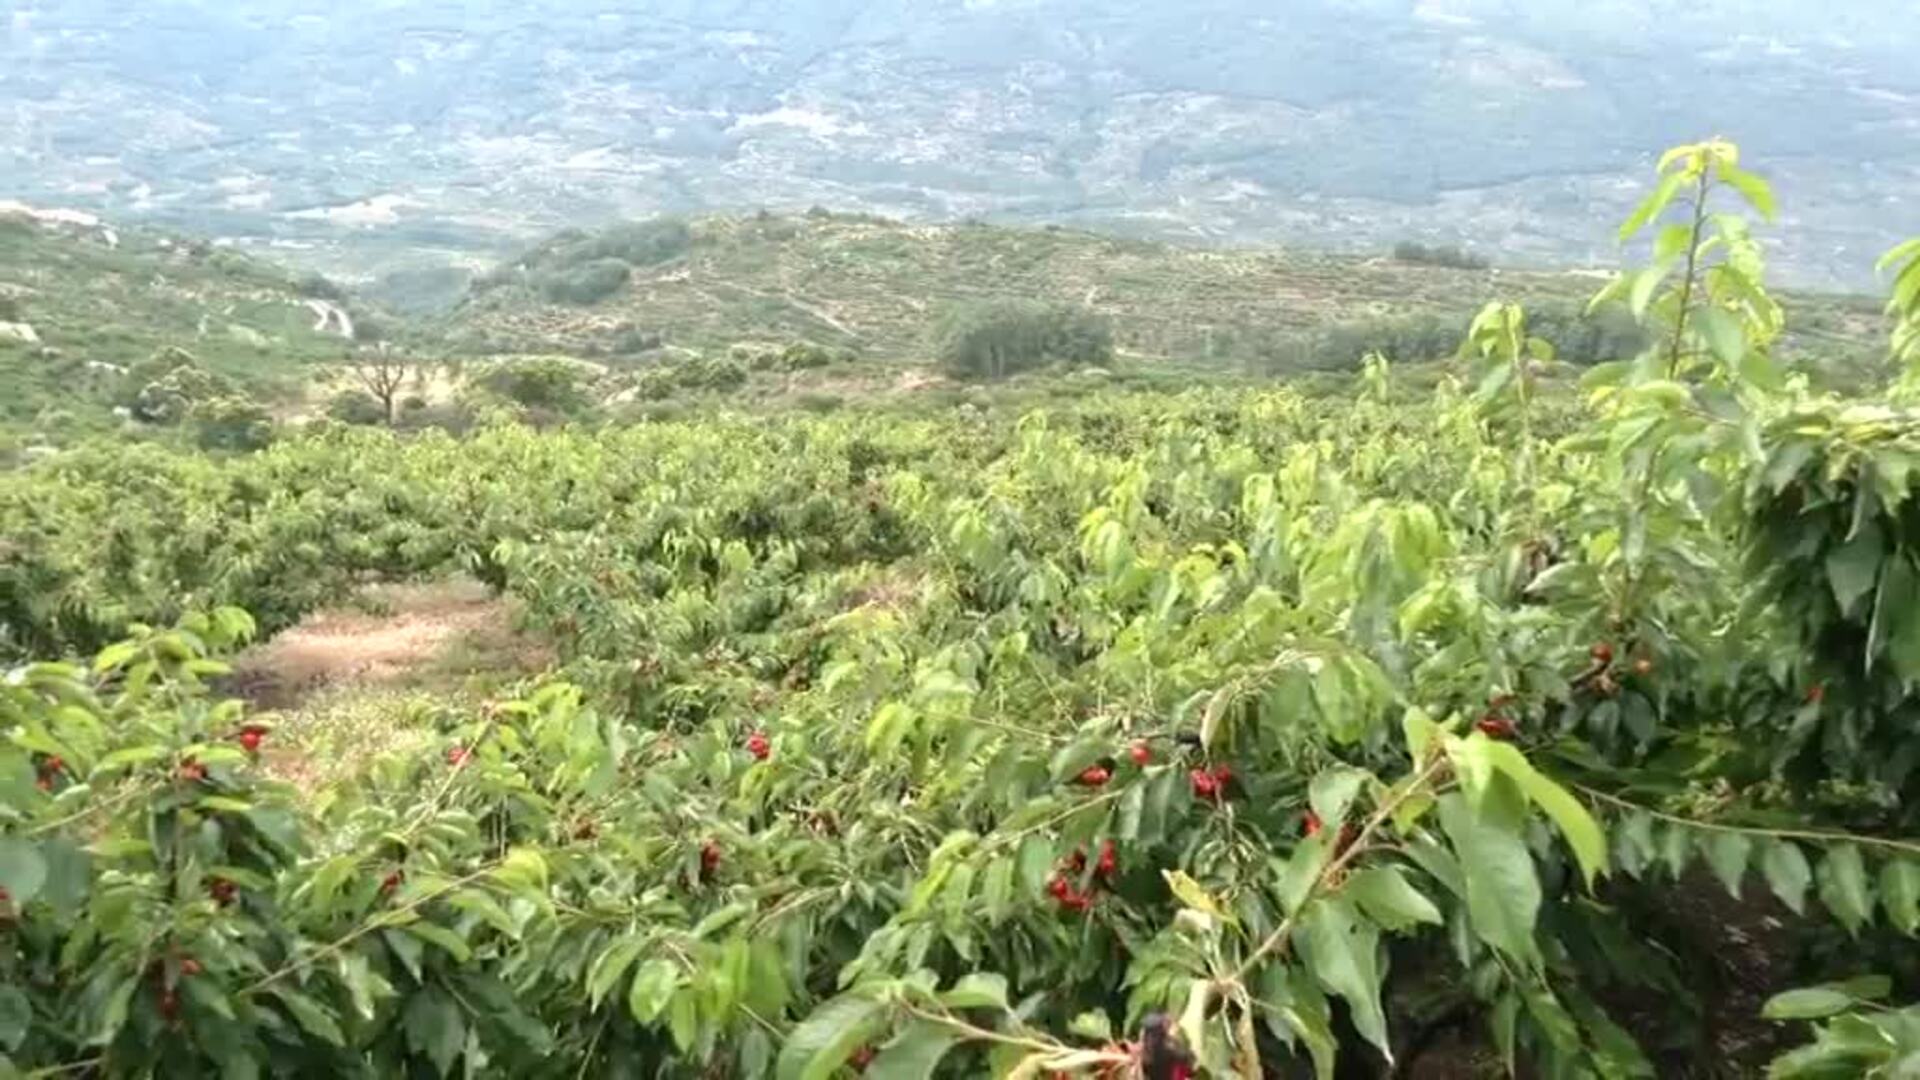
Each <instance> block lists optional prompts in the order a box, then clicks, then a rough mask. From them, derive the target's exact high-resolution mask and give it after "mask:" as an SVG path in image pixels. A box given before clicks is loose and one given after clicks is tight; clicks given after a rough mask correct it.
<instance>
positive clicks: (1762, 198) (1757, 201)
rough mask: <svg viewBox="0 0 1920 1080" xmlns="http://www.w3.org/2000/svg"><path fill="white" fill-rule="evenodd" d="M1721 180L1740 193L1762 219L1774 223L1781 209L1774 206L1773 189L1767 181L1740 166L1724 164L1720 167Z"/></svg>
mask: <svg viewBox="0 0 1920 1080" xmlns="http://www.w3.org/2000/svg"><path fill="white" fill-rule="evenodd" d="M1720 179H1722V180H1725V181H1726V182H1727V184H1728V186H1730V187H1732V188H1733V190H1735V191H1738V192H1739V193H1740V197H1741V198H1743V199H1745V200H1747V205H1748V206H1751V207H1753V208H1754V210H1756V211H1758V212H1759V214H1760V216H1761V217H1762V218H1765V219H1766V220H1768V221H1772V220H1773V219H1774V217H1775V216H1776V215H1778V213H1779V207H1777V206H1776V205H1774V201H1773V188H1772V187H1770V186H1768V184H1767V182H1766V181H1765V180H1762V179H1760V178H1759V177H1758V176H1755V175H1754V174H1752V173H1750V172H1748V171H1746V170H1745V169H1742V168H1740V167H1739V166H1738V165H1728V164H1725V163H1724V162H1723V163H1722V164H1721V165H1720Z"/></svg>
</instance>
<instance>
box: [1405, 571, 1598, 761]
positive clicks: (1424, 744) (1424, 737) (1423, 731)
mask: <svg viewBox="0 0 1920 1080" xmlns="http://www.w3.org/2000/svg"><path fill="white" fill-rule="evenodd" d="M1562 565H1571V564H1565V563H1563V564H1562ZM1554 569H1559V568H1558V567H1555V568H1554ZM1548 572H1549V573H1551V572H1552V571H1548ZM1538 581H1539V579H1538V578H1536V579H1535V583H1536V584H1538ZM1400 730H1401V733H1402V734H1404V735H1405V736H1406V740H1407V755H1408V756H1409V757H1411V758H1412V759H1413V762H1414V764H1416V765H1420V764H1424V763H1425V762H1426V760H1427V750H1428V748H1429V747H1431V746H1432V745H1433V740H1434V737H1435V735H1436V734H1437V733H1438V731H1439V725H1437V724H1435V723H1434V722H1433V718H1432V717H1430V716H1428V715H1427V713H1426V710H1424V709H1420V708H1417V707H1409V708H1408V709H1407V711H1406V713H1405V714H1404V715H1402V716H1401V718H1400Z"/></svg>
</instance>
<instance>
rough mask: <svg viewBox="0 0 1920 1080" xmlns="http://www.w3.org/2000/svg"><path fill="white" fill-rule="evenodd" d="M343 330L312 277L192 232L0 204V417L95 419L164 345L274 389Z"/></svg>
mask: <svg viewBox="0 0 1920 1080" xmlns="http://www.w3.org/2000/svg"><path fill="white" fill-rule="evenodd" d="M353 331H354V326H353V318H352V316H351V315H350V314H348V313H347V311H346V310H345V308H344V306H343V303H342V301H341V300H340V299H339V298H338V296H337V295H336V294H335V293H334V291H333V290H332V289H331V288H330V287H329V286H328V285H327V284H326V283H325V282H324V281H321V280H319V279H317V278H303V277H301V276H300V275H297V274H296V273H294V272H292V271H290V270H287V269H284V268H282V267H279V266H276V265H274V264H271V263H267V262H263V261H261V260H258V259H254V258H250V257H248V256H245V255H241V254H239V253H237V252H233V251H228V250H225V249H222V248H218V247H214V246H212V245H209V244H206V243H204V242H200V241H194V240H185V239H180V238H175V237H169V236H164V235H159V234H153V233H145V232H132V231H124V230H116V229H113V228H109V227H106V226H103V225H99V224H96V223H92V222H88V221H85V220H84V219H82V220H75V219H73V218H72V217H66V218H59V217H50V216H45V215H37V214H35V213H33V212H29V211H24V210H18V209H16V210H12V211H8V212H0V427H7V426H13V427H22V426H26V427H32V426H47V425H56V424H57V425H61V426H71V425H75V424H79V425H87V424H97V423H101V422H104V418H105V417H107V416H109V415H110V410H111V409H112V408H113V407H114V406H116V405H125V404H131V401H132V398H133V396H134V395H136V394H137V393H138V392H139V390H140V388H141V387H140V386H139V385H136V384H135V383H136V378H137V373H133V372H131V371H130V369H133V368H135V367H136V366H137V365H140V364H142V363H143V362H146V361H150V360H152V359H153V358H154V357H155V356H156V354H161V353H163V352H166V351H168V350H182V351H184V353H185V354H187V355H188V356H190V357H191V358H192V360H193V361H194V362H195V363H196V365H197V366H198V367H200V368H201V369H203V370H204V371H206V372H207V373H209V374H212V375H215V376H218V377H220V378H222V379H226V380H229V381H231V383H232V384H233V385H234V386H235V387H236V388H238V389H240V390H243V391H244V392H246V393H248V394H250V395H252V396H254V397H260V398H273V397H278V396H284V395H286V394H288V393H291V392H292V391H293V390H294V389H295V388H296V387H297V386H298V384H299V383H300V382H301V381H302V379H303V377H304V372H303V368H304V366H305V365H307V364H310V363H312V362H315V361H322V360H329V359H335V358H338V357H339V356H340V355H341V354H342V353H343V352H344V351H345V349H346V348H347V347H348V345H349V342H350V338H351V337H352V335H353ZM174 355H176V356H178V355H179V354H177V353H176V354H174Z"/></svg>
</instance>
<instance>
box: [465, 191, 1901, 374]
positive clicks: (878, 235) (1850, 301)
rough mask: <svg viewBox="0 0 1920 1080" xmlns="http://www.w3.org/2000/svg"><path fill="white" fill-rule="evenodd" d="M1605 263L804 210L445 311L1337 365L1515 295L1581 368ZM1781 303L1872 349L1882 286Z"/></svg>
mask: <svg viewBox="0 0 1920 1080" xmlns="http://www.w3.org/2000/svg"><path fill="white" fill-rule="evenodd" d="M1604 277H1605V275H1596V274H1594V273H1592V272H1587V271H1561V272H1545V271H1538V272H1536V271H1516V270H1513V269H1511V268H1500V267H1485V266H1478V267H1473V266H1448V265H1436V264H1434V263H1432V262H1428V261H1419V262H1415V261H1406V260H1402V259H1398V258H1393V257H1388V256H1384V255H1371V256H1361V255H1342V254H1337V253H1334V254H1329V253H1321V252H1312V251H1300V250H1292V249H1267V250H1253V249H1233V250H1219V249H1204V248H1194V247H1191V246H1185V245H1175V244H1167V243H1161V242H1154V241H1146V240H1135V239H1117V238H1114V237H1111V236H1103V235H1099V234H1095V233H1088V232H1080V231H1076V230H1071V229H1062V228H1058V227H1048V228H1039V229H1027V228H1008V227H1001V226H992V225H957V226H956V225H947V226H936V225H923V224H914V223H908V222H902V221H898V220H893V219H887V218H881V217H875V216H871V215H846V214H828V213H824V212H818V211H816V212H813V213H809V214H804V215H792V216H787V215H777V214H756V215H748V216H732V217H726V216H722V217H708V218H701V219H697V220H695V221H693V222H692V223H691V224H690V225H688V224H684V223H681V222H679V221H673V220H655V221H652V222H644V223H629V224H626V225H621V226H616V227H613V228H611V229H608V230H605V231H601V232H596V233H587V232H581V231H578V230H573V231H568V232H564V233H561V234H559V235H557V236H555V237H553V238H551V239H549V240H547V241H546V242H544V243H541V244H539V245H536V246H535V247H533V248H532V249H531V250H529V251H528V252H526V253H524V254H523V255H522V256H521V257H520V258H518V259H516V260H513V261H510V262H509V263H507V264H506V265H503V266H501V267H500V268H498V269H496V270H494V271H492V272H490V273H489V274H487V275H485V276H483V277H481V278H479V279H477V280H476V281H475V282H474V283H473V286H472V288H471V289H470V291H469V292H468V294H467V295H466V297H465V298H464V299H463V301H462V302H461V303H460V304H459V305H458V307H457V308H456V309H455V310H453V311H452V312H451V313H450V315H449V316H448V318H447V319H446V320H445V321H444V323H443V324H442V325H443V328H444V333H445V334H446V340H447V342H448V345H449V351H450V352H451V353H453V354H455V355H484V354H489V353H529V352H535V353H545V352H559V353H569V354H573V355H576V356H590V357H617V356H622V355H626V356H634V357H636V358H644V357H652V356H655V355H657V351H658V350H662V349H664V350H665V351H666V353H667V354H674V353H683V354H684V353H688V352H694V353H707V354H718V353H722V352H725V351H727V350H730V349H731V348H732V347H733V346H736V345H746V346H750V347H762V346H769V345H771V346H774V347H776V348H777V347H780V346H783V345H787V344H791V343H793V342H799V341H805V342H812V343H815V344H818V345H822V346H825V347H828V348H831V349H835V350H844V351H846V352H850V353H854V354H857V355H859V356H861V357H863V358H865V359H866V360H868V361H874V362H878V363H882V364H889V365H899V364H905V365H915V364H922V363H926V362H928V361H929V360H930V359H931V357H930V355H929V354H930V346H931V343H932V339H933V338H934V337H935V334H936V331H937V328H938V327H939V326H940V324H941V322H942V320H943V318H944V317H945V316H946V315H948V314H949V313H952V312H956V311H960V310H964V309H967V308H969V307H978V306H980V305H987V304H994V303H1003V302H1008V301H1021V302H1026V301H1035V302H1040V303H1043V304H1049V305H1053V306H1055V307H1059V308H1067V309H1073V310H1078V311H1086V312H1091V313H1093V314H1095V315H1097V316H1099V317H1101V318H1102V319H1103V320H1105V321H1106V322H1107V323H1109V324H1110V325H1111V327H1112V332H1113V340H1114V344H1115V347H1116V349H1117V352H1118V354H1119V356H1120V358H1121V360H1122V361H1123V362H1124V363H1126V364H1128V365H1129V366H1138V365H1147V366H1165V365H1168V364H1172V365H1182V366H1184V365H1197V366H1199V367H1202V368H1206V369H1208V370H1211V371H1214V372H1219V371H1222V370H1226V371H1237V370H1251V371H1261V372H1276V373H1277V372H1283V371H1297V370H1300V369H1303V368H1314V367H1337V368H1350V367H1352V366H1353V365H1354V364H1356V363H1357V362H1358V361H1359V359H1360V356H1361V354H1362V353H1363V352H1365V351H1368V350H1379V351H1382V352H1385V353H1387V354H1389V355H1392V356H1394V357H1395V358H1396V359H1403V360H1404V359H1416V358H1417V359H1423V360H1424V359H1432V358H1434V357H1439V356H1446V355H1449V354H1451V353H1452V352H1453V350H1454V349H1455V347H1456V346H1457V345H1458V344H1459V341H1460V337H1461V334H1462V332H1463V331H1464V329H1465V326H1466V322H1467V319H1468V318H1469V317H1470V316H1471V315H1472V313H1473V312H1474V311H1475V310H1477V309H1478V308H1479V307H1480V305H1482V304H1484V303H1486V302H1487V301H1488V300H1489V299H1492V298H1494V297H1496V296H1504V297H1508V298H1514V299H1520V300H1523V301H1525V302H1526V303H1527V304H1528V306H1529V308H1530V310H1531V311H1532V313H1533V317H1534V319H1535V322H1536V324H1537V325H1538V326H1540V327H1542V328H1545V329H1544V330H1543V332H1547V333H1549V334H1550V335H1551V336H1553V337H1554V338H1555V339H1556V340H1557V341H1558V342H1559V343H1560V344H1561V346H1562V349H1563V352H1566V353H1568V356H1567V358H1568V359H1571V360H1576V361H1592V360H1597V359H1601V358H1603V356H1606V357H1610V356H1617V355H1624V354H1626V353H1630V352H1632V351H1633V350H1634V349H1635V348H1637V347H1638V342H1637V340H1634V339H1632V337H1631V334H1630V323H1631V320H1629V319H1626V318H1625V312H1624V311H1608V312H1604V313H1601V314H1599V315H1596V316H1594V317H1591V318H1589V317H1587V316H1585V315H1584V314H1583V312H1584V309H1585V306H1586V302H1587V300H1588V299H1589V298H1590V297H1591V296H1592V295H1593V293H1594V292H1595V290H1596V289H1597V288H1598V287H1599V286H1600V285H1601V284H1602V283H1603V280H1604ZM1787 304H1788V306H1789V308H1790V309H1791V311H1792V314H1793V325H1794V328H1795V330H1794V334H1793V336H1792V338H1791V339H1790V340H1789V341H1788V342H1787V343H1786V347H1787V348H1788V350H1789V351H1790V352H1792V353H1794V354H1796V355H1799V356H1803V357H1815V356H1817V357H1820V358H1821V361H1822V362H1823V363H1828V364H1835V363H1838V364H1843V365H1844V364H1854V363H1872V362H1877V361H1878V360H1879V359H1880V358H1882V357H1884V355H1885V340H1886V331H1885V328H1884V325H1883V323H1882V320H1881V318H1880V302H1879V301H1878V300H1875V299H1873V298H1870V297H1860V298H1846V297H1839V296H1828V295H1812V294H1791V295H1789V296H1788V297H1787Z"/></svg>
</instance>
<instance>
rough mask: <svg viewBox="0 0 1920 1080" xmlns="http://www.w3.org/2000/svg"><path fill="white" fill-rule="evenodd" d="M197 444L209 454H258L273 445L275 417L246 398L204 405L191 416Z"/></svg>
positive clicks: (225, 398) (220, 399) (239, 396)
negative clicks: (220, 451)
mask: <svg viewBox="0 0 1920 1080" xmlns="http://www.w3.org/2000/svg"><path fill="white" fill-rule="evenodd" d="M190 419H191V420H192V423H193V433H194V440H195V441H196V442H198V443H199V445H200V446H201V448H203V449H207V450H259V449H262V448H264V447H266V446H267V445H268V444H270V443H272V442H273V436H274V426H273V415H272V414H271V413H269V412H268V411H267V410H266V407H265V406H263V405H261V404H260V403H258V402H256V401H254V400H253V399H252V398H250V397H247V396H246V395H244V394H233V395H227V396H223V397H217V398H212V399H210V400H207V401H202V402H199V403H197V404H196V405H194V406H193V410H192V412H191V414H190Z"/></svg>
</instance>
